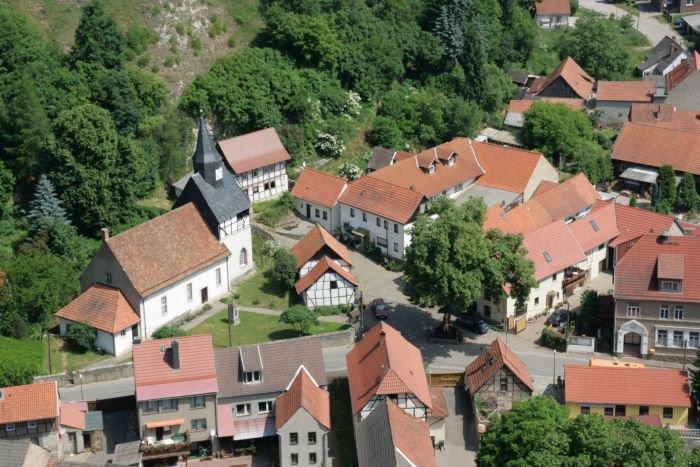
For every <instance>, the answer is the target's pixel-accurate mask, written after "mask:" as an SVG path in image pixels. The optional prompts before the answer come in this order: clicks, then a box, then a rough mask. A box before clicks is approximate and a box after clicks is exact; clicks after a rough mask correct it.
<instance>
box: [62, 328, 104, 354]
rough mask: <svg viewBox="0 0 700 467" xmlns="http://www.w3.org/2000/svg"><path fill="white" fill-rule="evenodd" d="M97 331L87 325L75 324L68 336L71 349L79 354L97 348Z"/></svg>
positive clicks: (69, 330)
mask: <svg viewBox="0 0 700 467" xmlns="http://www.w3.org/2000/svg"><path fill="white" fill-rule="evenodd" d="M96 338H97V331H96V330H95V328H93V327H92V326H90V325H89V324H87V323H73V324H72V325H71V326H70V327H69V329H68V333H67V334H66V339H67V340H68V343H69V344H70V345H71V348H73V349H75V350H77V351H78V352H87V351H88V350H91V349H92V348H93V347H94V346H95V339H96Z"/></svg>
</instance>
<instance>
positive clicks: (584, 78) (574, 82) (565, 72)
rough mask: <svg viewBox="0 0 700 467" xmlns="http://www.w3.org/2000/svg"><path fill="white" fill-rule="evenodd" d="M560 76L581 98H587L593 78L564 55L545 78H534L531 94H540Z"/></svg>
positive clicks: (591, 87)
mask: <svg viewBox="0 0 700 467" xmlns="http://www.w3.org/2000/svg"><path fill="white" fill-rule="evenodd" d="M560 77H561V78H562V79H563V80H564V81H565V82H566V83H567V84H568V85H569V86H570V87H571V89H573V90H574V92H575V93H576V94H577V95H578V96H579V97H580V98H581V99H584V100H586V99H588V98H589V96H590V94H591V90H592V89H593V83H594V81H595V80H594V79H593V78H592V77H591V76H590V75H589V74H588V73H586V72H585V71H584V70H583V68H581V67H580V66H579V65H578V63H576V62H575V61H574V59H572V58H571V57H566V58H565V59H564V60H562V62H561V63H560V64H559V66H558V67H557V68H555V69H554V70H553V71H552V72H551V73H550V74H549V75H547V76H546V77H545V78H542V79H538V80H535V82H533V83H532V86H531V87H530V90H529V92H530V93H531V94H535V95H536V94H540V93H541V92H542V91H544V90H545V89H547V88H548V87H549V85H550V84H552V83H553V82H554V81H555V80H556V79H557V78H560Z"/></svg>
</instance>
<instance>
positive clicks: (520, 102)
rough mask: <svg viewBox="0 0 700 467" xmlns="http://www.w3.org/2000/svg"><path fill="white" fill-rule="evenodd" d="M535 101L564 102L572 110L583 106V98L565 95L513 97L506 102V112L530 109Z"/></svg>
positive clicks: (523, 111) (519, 111)
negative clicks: (529, 97)
mask: <svg viewBox="0 0 700 467" xmlns="http://www.w3.org/2000/svg"><path fill="white" fill-rule="evenodd" d="M537 102H548V103H550V104H564V105H566V106H568V107H570V108H571V109H573V110H579V109H582V108H583V104H584V101H583V99H572V98H567V97H540V98H538V99H513V100H511V101H510V103H509V104H508V110H506V112H513V113H516V114H522V113H525V112H527V111H528V110H530V107H532V106H533V105H534V104H535V103H537Z"/></svg>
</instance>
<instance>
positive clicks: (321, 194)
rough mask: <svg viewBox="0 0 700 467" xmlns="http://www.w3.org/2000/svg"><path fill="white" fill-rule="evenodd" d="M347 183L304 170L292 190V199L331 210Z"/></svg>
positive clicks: (334, 177) (318, 172) (317, 172)
mask: <svg viewBox="0 0 700 467" xmlns="http://www.w3.org/2000/svg"><path fill="white" fill-rule="evenodd" d="M346 186H347V183H346V182H345V180H343V179H342V178H340V177H336V176H334V175H330V174H327V173H324V172H320V171H318V170H314V169H310V168H308V167H307V168H305V169H304V170H302V171H301V173H300V174H299V178H298V179H297V181H296V183H295V184H294V188H292V195H294V197H296V198H298V199H301V200H304V201H308V202H309V203H314V204H318V205H321V206H324V207H326V208H332V207H333V206H335V204H336V203H337V202H338V198H339V197H340V195H341V194H342V193H343V190H345V187H346Z"/></svg>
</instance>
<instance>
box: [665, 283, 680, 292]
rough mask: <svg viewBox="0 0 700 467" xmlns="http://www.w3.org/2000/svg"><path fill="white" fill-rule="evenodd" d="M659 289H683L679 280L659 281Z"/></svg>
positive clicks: (669, 290) (678, 290)
mask: <svg viewBox="0 0 700 467" xmlns="http://www.w3.org/2000/svg"><path fill="white" fill-rule="evenodd" d="M661 291H662V292H671V293H680V292H682V291H683V287H682V286H681V283H680V281H661Z"/></svg>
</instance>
